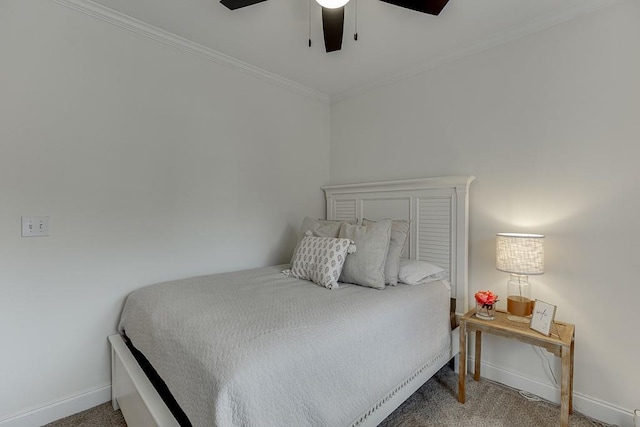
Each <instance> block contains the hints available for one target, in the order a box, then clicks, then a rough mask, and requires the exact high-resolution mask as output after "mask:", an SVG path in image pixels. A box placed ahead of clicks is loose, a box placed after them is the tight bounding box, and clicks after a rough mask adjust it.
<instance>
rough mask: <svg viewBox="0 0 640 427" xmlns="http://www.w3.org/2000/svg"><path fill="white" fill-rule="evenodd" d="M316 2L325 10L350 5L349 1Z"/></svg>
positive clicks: (319, 0)
mask: <svg viewBox="0 0 640 427" xmlns="http://www.w3.org/2000/svg"><path fill="white" fill-rule="evenodd" d="M316 2H318V4H319V5H320V6H322V7H324V8H325V9H338V8H339V7H343V6H344V5H346V4H347V3H349V0H316Z"/></svg>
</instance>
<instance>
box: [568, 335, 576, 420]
mask: <svg viewBox="0 0 640 427" xmlns="http://www.w3.org/2000/svg"><path fill="white" fill-rule="evenodd" d="M574 350H575V339H574V337H572V338H571V350H570V351H571V364H570V369H569V413H570V414H573V355H574V354H575V351H574Z"/></svg>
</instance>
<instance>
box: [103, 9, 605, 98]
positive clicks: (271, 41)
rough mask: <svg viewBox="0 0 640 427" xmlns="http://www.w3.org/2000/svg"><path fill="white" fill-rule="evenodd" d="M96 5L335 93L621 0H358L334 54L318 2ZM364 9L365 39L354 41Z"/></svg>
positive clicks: (348, 13) (362, 29) (343, 93)
mask: <svg viewBox="0 0 640 427" xmlns="http://www.w3.org/2000/svg"><path fill="white" fill-rule="evenodd" d="M94 2H96V3H99V4H101V5H103V6H106V7H108V8H111V9H114V10H116V11H118V12H120V13H123V14H125V15H128V16H130V17H133V18H136V19H138V20H140V21H143V22H144V23H147V24H150V25H151V26H154V27H157V28H160V29H162V30H164V31H166V32H169V33H173V34H175V35H178V36H180V37H182V38H185V39H187V40H190V41H193V42H196V43H198V44H200V45H203V46H205V47H207V48H209V49H212V50H214V51H217V52H219V53H221V54H223V55H227V56H230V57H232V58H235V59H237V60H240V61H242V62H245V63H248V64H250V65H251V66H253V67H257V68H259V69H262V70H265V71H268V72H270V73H274V74H276V75H278V76H281V77H284V78H285V79H287V80H290V81H293V82H296V83H298V84H300V85H303V86H305V87H307V88H310V89H313V90H314V91H318V92H321V93H323V94H325V95H328V96H329V97H331V99H336V98H340V97H344V96H347V95H348V94H350V93H354V92H357V91H361V90H364V89H365V88H368V87H371V86H374V85H376V84H379V83H380V82H382V81H387V80H389V79H393V78H398V77H399V76H402V75H406V74H407V73H409V74H410V73H412V72H419V71H420V70H424V69H427V68H430V67H433V66H435V65H437V64H440V63H443V62H446V61H449V60H453V59H457V58H459V57H462V56H465V55H468V54H471V53H474V52H477V51H479V50H482V49H485V48H487V47H490V46H494V45H496V44H499V43H502V42H506V41H509V40H512V39H514V38H517V37H521V36H523V35H526V34H529V33H532V32H535V31H539V30H541V29H544V28H547V27H549V26H551V25H554V24H557V23H560V22H564V21H567V20H569V19H572V18H574V17H575V16H578V15H580V14H582V13H587V12H590V11H593V10H596V9H598V8H601V7H603V6H606V5H608V4H612V3H613V2H614V0H561V1H559V0H449V3H448V4H447V6H446V7H445V8H444V10H443V11H442V13H441V14H440V15H439V16H432V15H427V14H422V13H419V12H415V11H412V10H408V9H403V8H400V7H397V6H393V5H391V4H388V3H385V2H382V1H378V0H351V1H350V2H349V4H347V6H346V7H345V30H344V41H343V44H342V50H340V51H336V52H332V53H326V52H325V49H324V42H323V36H322V19H321V8H320V6H319V5H318V4H316V2H315V0H310V1H309V0H267V1H265V2H262V3H258V4H255V5H252V6H248V7H245V8H242V9H237V10H234V11H232V10H229V9H227V8H226V7H224V6H223V5H222V4H220V3H219V1H218V0H180V1H175V0H136V1H131V0H94ZM356 8H357V18H358V22H357V26H358V41H354V39H353V32H354V22H355V19H354V18H355V15H356ZM310 16H311V20H309V17H310ZM309 22H311V27H310V28H311V39H312V46H311V47H308V34H309Z"/></svg>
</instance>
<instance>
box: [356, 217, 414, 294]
mask: <svg viewBox="0 0 640 427" xmlns="http://www.w3.org/2000/svg"><path fill="white" fill-rule="evenodd" d="M371 224H375V221H370V220H368V219H366V218H363V220H362V225H371ZM408 234H409V221H404V220H392V221H391V239H390V240H389V251H388V252H387V260H386V262H385V265H384V282H385V284H387V285H391V286H396V285H397V284H398V273H399V272H400V257H401V256H402V251H403V250H404V245H405V244H406V243H407V235H408Z"/></svg>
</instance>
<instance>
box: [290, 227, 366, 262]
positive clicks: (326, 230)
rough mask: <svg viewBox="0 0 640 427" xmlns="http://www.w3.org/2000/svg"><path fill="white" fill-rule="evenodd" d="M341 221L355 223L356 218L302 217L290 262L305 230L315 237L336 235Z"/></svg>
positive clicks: (304, 234)
mask: <svg viewBox="0 0 640 427" xmlns="http://www.w3.org/2000/svg"><path fill="white" fill-rule="evenodd" d="M343 222H347V223H349V224H357V223H358V220H357V219H353V220H348V221H330V220H326V219H313V218H309V217H308V216H307V217H304V219H303V220H302V226H301V227H300V234H299V236H298V243H297V245H296V249H294V251H293V256H292V257H291V264H293V258H294V257H295V256H296V250H297V248H298V246H299V245H300V242H302V239H304V238H305V236H306V233H307V231H311V232H312V233H313V234H312V235H313V236H316V237H338V233H339V232H340V227H341V226H342V223H343Z"/></svg>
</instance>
